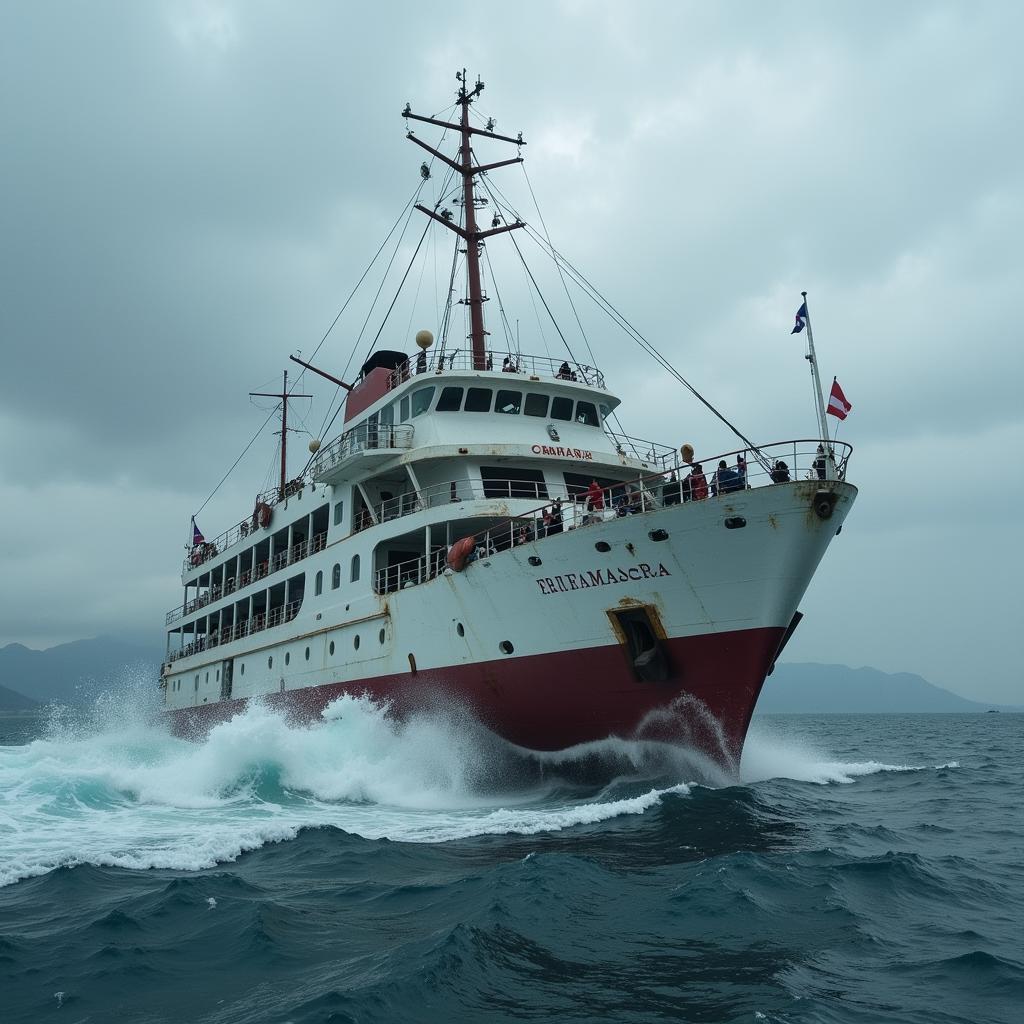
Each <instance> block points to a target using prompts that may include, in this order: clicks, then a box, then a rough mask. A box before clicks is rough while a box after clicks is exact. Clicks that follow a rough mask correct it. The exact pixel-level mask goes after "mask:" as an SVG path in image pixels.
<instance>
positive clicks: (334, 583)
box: [313, 555, 359, 597]
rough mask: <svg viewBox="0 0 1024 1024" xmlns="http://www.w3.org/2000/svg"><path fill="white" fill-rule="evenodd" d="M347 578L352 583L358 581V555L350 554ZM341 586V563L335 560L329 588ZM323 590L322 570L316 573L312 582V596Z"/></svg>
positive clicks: (333, 588) (335, 588)
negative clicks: (350, 560)
mask: <svg viewBox="0 0 1024 1024" xmlns="http://www.w3.org/2000/svg"><path fill="white" fill-rule="evenodd" d="M348 578H349V580H350V581H351V582H352V583H357V582H358V581H359V556H358V555H353V556H352V565H351V567H350V568H349V572H348ZM340 586H341V563H340V562H335V563H334V568H333V569H332V570H331V590H337V589H338V587H340ZM323 592H324V574H323V571H321V572H318V573H317V574H316V580H314V582H313V596H314V597H319V596H320V595H321V594H322V593H323Z"/></svg>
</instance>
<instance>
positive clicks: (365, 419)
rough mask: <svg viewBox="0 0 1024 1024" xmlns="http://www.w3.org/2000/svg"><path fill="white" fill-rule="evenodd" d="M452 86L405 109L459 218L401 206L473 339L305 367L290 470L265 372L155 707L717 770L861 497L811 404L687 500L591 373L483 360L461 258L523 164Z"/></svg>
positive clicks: (688, 467) (675, 458) (192, 554)
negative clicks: (341, 710)
mask: <svg viewBox="0 0 1024 1024" xmlns="http://www.w3.org/2000/svg"><path fill="white" fill-rule="evenodd" d="M458 77H459V78H460V82H461V87H460V88H459V91H458V96H457V101H456V107H457V108H458V110H459V111H460V117H459V118H458V120H456V121H454V122H451V123H449V122H446V121H444V120H440V119H438V118H430V117H423V116H420V115H416V114H413V113H412V112H411V110H410V109H409V107H408V106H407V107H406V109H405V110H404V111H403V115H404V116H405V117H406V118H407V119H411V120H413V121H417V122H425V123H427V124H430V125H434V126H439V127H443V128H444V129H445V130H446V131H453V132H455V133H456V134H457V136H458V138H459V139H460V142H461V145H460V148H459V150H458V154H457V156H456V157H455V158H449V157H446V156H445V155H444V154H443V153H442V152H441V151H440V150H439V149H435V148H433V147H431V146H428V145H427V144H426V143H424V142H422V141H421V140H420V139H419V138H418V137H416V136H415V134H414V133H413V132H409V137H410V139H411V140H412V141H414V142H415V143H416V144H417V145H419V146H420V147H422V148H423V149H425V150H427V151H428V152H429V153H431V154H432V155H433V157H434V158H435V164H434V165H433V166H436V164H437V163H440V165H442V166H444V167H446V168H448V169H449V172H450V174H451V176H453V178H454V180H455V181H456V182H457V183H458V187H459V191H460V192H461V200H462V213H461V216H460V217H459V218H455V217H453V216H452V215H451V214H450V213H449V212H448V211H447V210H440V211H439V210H438V209H437V208H433V209H432V208H430V207H428V206H422V205H419V204H417V207H418V209H420V210H421V211H422V212H423V213H424V214H425V215H426V216H427V217H429V218H431V220H432V221H433V222H436V226H438V227H441V228H443V229H447V230H448V231H450V232H451V233H452V234H454V235H455V236H456V238H455V243H456V249H457V252H459V253H460V254H461V256H462V259H463V262H464V264H465V276H466V281H467V289H466V297H465V299H464V302H465V303H466V305H467V307H468V314H469V320H470V323H471V334H470V343H471V344H470V347H469V348H468V349H452V348H451V347H448V346H447V345H446V337H445V330H444V325H442V332H441V333H442V337H441V338H440V344H439V345H435V344H434V339H433V336H432V335H431V333H430V332H429V331H420V332H419V334H418V335H417V336H416V344H417V345H418V346H419V352H416V353H415V354H413V355H410V354H409V353H408V352H407V351H395V350H378V351H375V352H373V353H372V354H371V355H370V357H369V358H368V359H367V360H366V361H365V363H364V364H363V365H362V368H361V370H360V372H359V375H358V378H357V379H356V380H355V381H354V383H353V384H352V385H347V384H343V383H342V382H341V381H339V380H337V378H335V377H333V376H332V375H331V374H329V373H327V372H326V371H323V370H320V369H317V368H316V367H314V366H313V365H312V364H311V363H306V362H303V363H302V365H303V366H305V367H308V369H309V370H310V371H312V372H316V373H319V374H320V375H322V376H324V377H326V378H328V379H329V380H332V381H335V383H337V384H341V385H342V387H344V388H345V389H346V391H347V392H348V393H347V397H346V401H345V407H344V427H343V429H342V430H341V432H340V435H339V436H338V437H337V438H336V439H334V440H333V441H332V442H330V443H328V444H325V445H323V446H320V445H319V443H318V442H315V441H314V442H312V443H311V444H310V449H311V451H312V453H313V455H312V458H311V459H310V461H309V463H308V465H307V466H306V468H305V469H304V470H303V472H302V473H301V474H299V475H298V476H296V477H293V478H292V477H289V476H288V475H287V471H286V456H285V450H286V444H287V412H288V401H289V398H290V397H294V394H292V395H289V388H288V385H287V374H286V375H285V387H284V389H283V390H282V392H281V396H280V397H281V399H282V402H281V419H282V424H281V426H282V429H281V441H282V460H281V475H280V481H279V484H278V486H277V487H276V488H274V489H273V490H272V491H270V492H267V493H265V494H263V495H262V496H261V497H260V499H259V500H258V502H257V504H256V508H255V509H254V510H253V511H252V513H251V514H249V513H247V514H246V516H245V518H244V519H242V520H241V521H240V522H239V523H237V525H235V526H234V527H232V528H231V529H230V530H228V531H226V532H225V533H224V534H222V535H221V536H220V537H218V538H216V539H215V540H213V541H207V540H205V539H201V538H199V537H198V536H197V537H196V538H195V540H196V543H194V544H193V545H192V546H191V547H190V549H189V550H188V552H187V556H186V560H185V564H184V567H183V573H182V583H183V584H184V602H183V603H182V604H181V605H180V606H179V607H177V608H175V609H173V610H172V611H170V612H168V614H167V656H166V660H165V662H164V664H163V665H162V667H161V676H160V686H161V688H162V691H163V698H164V705H165V709H166V712H167V714H168V715H169V716H170V718H171V721H172V724H173V727H174V728H175V729H176V731H178V732H179V733H181V734H193V733H195V732H197V731H199V732H202V731H205V730H206V729H208V728H209V727H210V726H211V725H212V724H214V723H215V722H217V721H220V720H223V719H224V718H227V717H230V716H232V715H234V714H236V713H237V712H238V711H239V710H240V709H241V708H243V707H244V706H245V704H246V703H247V702H249V701H251V700H254V699H264V700H266V701H268V702H269V703H270V704H272V705H274V706H278V707H281V708H283V709H286V710H287V711H288V712H289V713H292V714H295V715H298V716H301V717H302V718H304V719H314V718H316V717H317V716H318V715H319V714H320V712H322V711H323V709H324V708H325V707H326V706H327V705H328V704H329V703H330V702H331V701H333V700H335V699H336V698H338V697H339V696H341V695H343V694H366V695H369V696H370V697H371V698H373V699H374V700H376V701H379V702H381V703H384V704H386V705H387V706H388V707H389V708H390V709H391V711H392V712H393V713H395V714H397V715H405V714H409V713H411V712H414V711H416V710H417V709H420V708H426V707H434V706H437V705H438V704H439V703H440V704H441V705H442V706H446V705H447V704H450V703H454V704H456V705H457V706H459V707H461V708H466V709H468V710H469V711H470V712H471V713H472V714H473V715H475V716H476V717H477V718H478V719H479V720H480V722H482V723H483V724H484V725H485V726H486V727H488V728H489V729H491V730H493V731H494V732H495V733H497V734H499V735H500V736H501V737H504V738H505V739H506V740H508V741H510V742H511V743H513V744H516V745H519V746H521V747H524V748H529V749H534V750H555V749H562V748H567V747H571V746H573V745H576V744H581V743H585V742H587V741H592V740H598V739H601V738H604V737H608V736H619V737H635V738H645V737H651V738H657V739H669V740H672V741H677V742H680V743H685V744H688V745H690V746H691V747H693V748H695V749H697V750H699V751H701V752H702V753H703V754H704V755H706V756H707V757H708V758H710V759H711V761H713V762H714V763H716V764H718V765H721V766H723V767H725V768H726V769H729V770H735V769H736V768H737V766H738V762H739V757H740V753H741V751H742V746H743V740H744V735H745V733H746V730H747V727H748V724H749V721H750V717H751V714H752V712H753V709H754V705H755V703H756V701H757V698H758V694H759V692H760V690H761V687H762V684H763V683H764V680H765V678H766V676H767V675H768V674H769V673H770V672H771V670H772V668H773V666H774V664H775V661H776V659H777V657H778V656H779V654H780V652H781V650H782V648H783V646H784V645H785V643H786V641H787V640H788V639H789V636H790V635H791V633H792V631H793V629H794V628H795V626H796V623H797V622H798V621H799V618H800V613H799V612H798V610H797V606H798V604H799V602H800V600H801V598H802V596H803V594H804V592H805V590H806V588H807V585H808V583H809V581H810V579H811V576H812V574H813V573H814V571H815V569H816V567H817V566H818V563H819V562H820V560H821V558H822V556H823V555H824V553H825V549H826V548H827V547H828V545H829V542H830V541H831V540H832V538H833V537H834V536H835V535H836V534H837V533H838V532H839V530H840V528H841V526H842V523H843V521H844V519H845V517H846V515H847V513H848V511H849V509H850V506H851V505H852V503H853V500H854V498H855V496H856V488H855V487H854V486H853V485H851V484H850V483H848V482H847V481H846V479H845V477H846V467H847V464H848V460H849V454H850V448H849V446H847V445H843V444H837V443H835V442H829V441H828V440H827V437H828V435H827V428H826V426H825V419H824V412H823V409H822V411H821V415H820V417H819V423H818V426H819V432H818V437H816V438H813V439H810V440H807V441H785V442H779V443H773V444H768V445H761V444H753V443H749V444H744V445H743V446H742V447H741V448H739V449H738V450H737V451H735V452H730V453H725V454H723V455H721V456H718V455H716V456H714V457H713V458H704V459H702V460H700V461H701V462H702V463H703V465H704V466H705V467H707V468H708V472H707V473H706V475H705V476H704V477H702V478H700V479H703V480H708V481H711V482H712V486H711V487H710V489H709V491H707V492H705V491H704V488H703V487H702V486H700V480H699V479H698V478H697V477H696V476H694V475H693V474H694V473H695V466H696V465H697V462H698V460H697V459H696V458H695V456H694V453H693V452H692V450H691V449H690V448H689V446H688V445H684V446H683V448H682V450H680V449H679V448H676V447H675V446H674V445H672V446H669V445H658V444H652V443H651V442H649V441H643V442H640V441H635V440H634V439H632V438H629V437H627V436H624V435H623V434H621V433H620V432H617V431H616V430H614V429H613V428H612V422H611V421H610V417H611V416H612V414H613V413H614V411H615V409H616V407H617V406H618V405H619V399H618V398H617V397H616V395H615V394H614V393H613V392H612V390H611V389H610V388H609V387H608V385H607V383H606V380H605V377H604V375H603V373H602V372H601V371H600V370H599V369H597V368H595V367H593V366H591V365H588V364H585V363H581V362H579V361H577V360H575V359H573V358H571V357H570V358H566V359H558V358H552V357H549V356H544V357H541V356H532V355H525V354H522V353H520V352H517V351H510V352H509V353H508V355H505V356H504V358H503V365H502V366H497V365H496V363H497V359H496V358H495V356H494V355H493V350H491V351H489V350H488V345H487V336H486V335H487V332H486V331H485V329H484V318H483V303H484V301H486V296H485V294H484V292H483V288H482V285H481V275H480V265H479V264H480V258H481V254H482V253H483V244H484V239H485V238H489V237H490V236H492V235H498V234H501V233H503V232H509V231H513V230H516V229H518V228H522V227H524V226H525V224H524V222H523V221H522V220H520V219H519V218H518V217H512V218H509V217H506V218H505V219H504V221H501V220H500V218H499V217H498V216H495V218H494V220H493V221H492V223H491V226H490V228H487V229H481V227H480V226H479V225H478V223H477V213H478V211H479V209H480V206H481V197H480V196H479V195H475V194H474V187H477V189H480V187H481V186H483V185H485V184H486V180H484V181H481V180H478V176H479V175H480V174H481V172H483V171H489V170H491V169H493V168H495V167H499V166H503V165H505V164H514V163H518V162H519V161H520V160H521V157H519V156H517V157H515V158H513V159H510V160H503V161H500V162H498V163H497V164H480V163H479V162H478V161H477V160H476V158H475V154H474V152H473V148H472V144H473V142H474V137H476V138H486V139H489V140H495V141H500V142H505V143H512V144H514V145H516V146H522V145H524V143H523V140H522V137H521V136H519V137H517V138H511V137H508V136H501V135H498V134H496V133H495V132H494V131H493V122H490V121H488V123H487V127H486V128H481V127H476V126H475V125H474V124H471V122H470V105H471V104H472V103H473V102H474V101H475V100H476V99H477V98H478V97H479V95H480V92H481V90H482V89H483V84H482V83H481V82H479V80H478V81H477V83H476V85H475V86H474V87H472V88H470V87H469V85H468V82H467V81H466V79H465V75H464V73H463V74H462V75H460V76H458ZM421 173H422V174H423V177H424V178H427V177H428V176H429V173H430V166H428V165H427V164H424V165H423V167H422V168H421ZM811 344H812V346H813V342H812V343H811ZM411 347H412V346H410V348H411ZM812 355H813V352H812ZM291 358H292V359H294V360H295V361H296V362H302V361H301V360H298V359H297V358H296V357H294V356H293V357H291ZM812 368H815V367H814V366H813V359H812ZM818 394H819V409H821V404H820V387H819V388H818ZM819 445H823V447H824V449H825V450H826V451H827V457H826V458H822V457H821V454H820V453H821V448H819ZM720 461H724V462H725V463H726V464H727V465H728V467H729V470H728V474H722V475H721V476H720V477H719V478H717V484H718V485H717V486H716V481H715V480H713V478H712V470H713V468H714V467H716V466H718V464H719V462H720ZM780 462H784V463H785V464H786V469H787V471H788V472H787V473H786V474H782V475H780V473H779V471H778V465H779V463H780ZM785 476H788V479H785V478H784V477H785ZM773 478H774V479H773ZM776 481H779V482H776ZM727 482H728V485H727ZM684 485H685V486H684ZM686 499H690V500H686Z"/></svg>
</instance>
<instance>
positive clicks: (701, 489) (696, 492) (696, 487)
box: [689, 462, 708, 501]
mask: <svg viewBox="0 0 1024 1024" xmlns="http://www.w3.org/2000/svg"><path fill="white" fill-rule="evenodd" d="M689 480H690V496H691V497H692V498H693V500H694V501H702V500H703V499H704V498H706V497H707V496H708V481H707V477H705V476H704V467H703V466H702V465H701V464H700V463H699V462H695V463H694V465H693V472H692V473H691V474H690V477H689Z"/></svg>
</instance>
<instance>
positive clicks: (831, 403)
mask: <svg viewBox="0 0 1024 1024" xmlns="http://www.w3.org/2000/svg"><path fill="white" fill-rule="evenodd" d="M852 408H853V406H852V405H850V403H849V402H848V401H847V400H846V395H844V394H843V389H842V388H841V387H840V386H839V381H837V380H836V379H835V377H833V378H832V393H831V394H830V395H829V396H828V409H826V410H825V411H826V412H827V413H828V414H829V415H830V416H836V417H837V418H839V419H841V420H845V419H846V416H847V414H848V413H849V411H850V410H851V409H852Z"/></svg>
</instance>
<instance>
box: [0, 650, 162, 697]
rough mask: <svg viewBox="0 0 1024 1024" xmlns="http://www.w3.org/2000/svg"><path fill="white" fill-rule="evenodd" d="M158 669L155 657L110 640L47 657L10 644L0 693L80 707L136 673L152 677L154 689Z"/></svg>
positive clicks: (2, 661) (0, 654)
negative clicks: (12, 693)
mask: <svg viewBox="0 0 1024 1024" xmlns="http://www.w3.org/2000/svg"><path fill="white" fill-rule="evenodd" d="M159 665H160V653H159V652H158V651H155V650H150V649H148V648H145V647H139V646H136V645H134V644H129V643H125V642H124V641H122V640H116V639H114V638H113V637H102V636H101V637H96V638H94V639H92V640H76V641H74V642H73V643H69V644H61V645H60V646H58V647H51V648H49V650H45V651H33V650H31V649H30V648H28V647H25V646H24V645H23V644H8V645H7V646H6V647H2V648H0V687H2V688H5V689H7V690H13V691H14V693H15V694H18V695H21V696H22V697H28V698H29V699H30V700H32V701H39V702H40V703H46V702H47V701H57V702H59V703H62V704H81V703H84V702H87V701H88V700H90V699H91V698H92V697H93V696H94V695H95V694H97V693H100V692H101V691H102V690H104V689H107V688H109V686H110V685H111V684H112V683H115V682H118V681H120V680H121V679H123V678H124V676H125V674H126V672H129V671H132V670H134V668H135V667H138V669H139V670H140V671H142V672H146V673H149V674H151V675H152V677H153V679H154V685H155V680H156V673H157V671H158V667H159ZM3 706H5V705H4V704H3V703H0V707H3Z"/></svg>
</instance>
